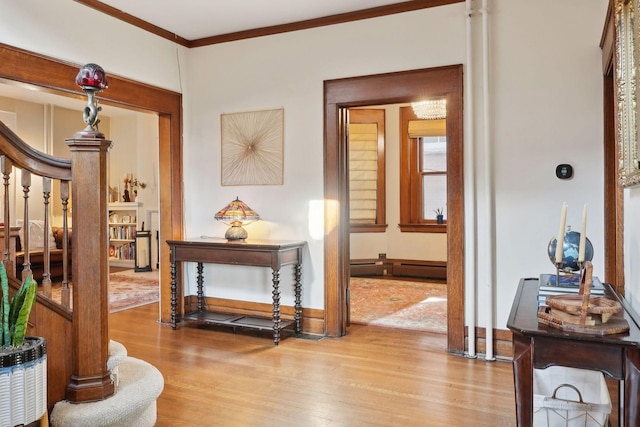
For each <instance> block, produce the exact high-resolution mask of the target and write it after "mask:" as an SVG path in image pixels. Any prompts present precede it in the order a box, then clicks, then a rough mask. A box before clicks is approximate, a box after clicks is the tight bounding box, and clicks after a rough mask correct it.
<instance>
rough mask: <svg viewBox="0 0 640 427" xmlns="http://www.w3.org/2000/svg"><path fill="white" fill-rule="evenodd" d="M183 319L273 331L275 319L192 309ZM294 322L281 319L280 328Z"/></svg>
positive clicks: (200, 322)
mask: <svg viewBox="0 0 640 427" xmlns="http://www.w3.org/2000/svg"><path fill="white" fill-rule="evenodd" d="M182 320H183V321H186V322H193V323H199V324H207V325H220V326H231V327H234V328H240V327H241V328H248V329H258V330H261V331H273V319H271V318H268V317H260V316H248V315H244V314H233V313H220V312H214V311H192V312H190V313H186V314H185V315H184V317H183V318H182ZM294 323H295V321H294V320H287V319H281V320H280V327H279V330H280V331H281V330H283V329H285V328H287V327H289V326H291V325H293V324H294Z"/></svg>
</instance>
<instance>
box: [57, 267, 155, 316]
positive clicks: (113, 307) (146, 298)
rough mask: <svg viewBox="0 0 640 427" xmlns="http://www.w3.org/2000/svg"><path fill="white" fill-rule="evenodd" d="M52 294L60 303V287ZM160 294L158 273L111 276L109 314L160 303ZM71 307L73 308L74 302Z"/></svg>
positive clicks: (126, 273)
mask: <svg viewBox="0 0 640 427" xmlns="http://www.w3.org/2000/svg"><path fill="white" fill-rule="evenodd" d="M51 294H52V295H51V297H52V299H53V300H54V301H60V286H54V287H53V289H52V292H51ZM159 294H160V285H159V281H158V274H157V272H155V274H147V273H135V272H134V271H133V270H125V271H121V272H118V273H111V274H110V275H109V312H111V313H115V312H118V311H122V310H127V309H130V308H135V307H140V306H142V305H146V304H152V303H154V302H158V300H159ZM72 295H73V293H72ZM71 305H72V306H73V301H71Z"/></svg>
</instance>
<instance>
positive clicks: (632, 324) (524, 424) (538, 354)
mask: <svg viewBox="0 0 640 427" xmlns="http://www.w3.org/2000/svg"><path fill="white" fill-rule="evenodd" d="M605 287H606V291H605V292H606V293H605V296H606V297H607V298H611V299H615V300H617V301H619V302H620V304H622V306H623V307H624V313H623V315H624V317H625V319H626V320H627V322H628V323H629V328H630V329H629V332H627V333H623V334H615V335H605V336H592V335H588V334H581V333H573V332H564V331H562V330H560V329H556V328H552V327H550V326H546V325H544V324H541V323H538V314H537V312H538V304H537V296H538V279H535V278H534V279H521V280H520V284H519V286H518V290H517V292H516V296H515V298H514V301H513V306H512V308H511V314H510V315H509V320H508V321H507V327H508V328H509V329H510V330H511V331H512V332H513V376H514V385H515V394H516V419H517V421H518V426H519V427H528V426H531V425H532V424H533V369H534V368H547V367H549V366H552V365H560V366H568V367H573V368H581V369H591V370H596V371H601V372H603V373H604V374H605V376H607V377H610V378H614V379H617V380H622V381H624V388H623V390H624V399H621V400H622V401H623V402H624V410H623V413H622V414H620V417H619V419H621V420H624V426H627V427H629V426H640V407H639V406H640V326H639V321H640V317H639V316H638V315H637V314H636V313H635V312H634V311H633V310H632V309H631V307H630V306H629V304H628V303H627V302H626V301H625V300H624V299H622V298H619V296H618V295H617V294H616V293H615V292H614V291H613V289H612V288H611V286H609V285H605Z"/></svg>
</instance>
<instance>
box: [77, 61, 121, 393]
mask: <svg viewBox="0 0 640 427" xmlns="http://www.w3.org/2000/svg"><path fill="white" fill-rule="evenodd" d="M96 67H97V68H96ZM81 77H82V78H83V79H84V80H83V79H81ZM88 77H91V78H92V79H93V80H91V82H90V83H91V84H92V85H91V86H88V85H87V78H88ZM79 80H81V81H82V83H84V84H81V83H80V82H79ZM76 82H78V84H79V85H80V86H81V87H82V88H83V90H84V91H85V92H87V93H88V94H89V105H88V106H87V107H86V108H85V111H84V119H85V123H87V128H85V129H84V130H82V131H80V132H77V133H76V134H75V135H74V137H73V138H70V139H67V140H66V142H67V145H68V146H69V149H70V151H71V172H72V177H73V178H72V184H71V188H72V190H71V200H72V203H73V209H72V214H71V218H72V227H73V233H72V236H71V239H72V242H71V244H72V247H73V252H72V261H71V264H72V277H73V279H72V280H73V288H72V290H73V367H72V375H71V379H70V382H69V384H68V385H67V393H66V398H67V400H69V401H70V402H90V401H97V400H102V399H105V398H107V397H109V396H111V395H113V393H114V384H113V381H112V380H111V376H110V372H109V371H108V370H107V358H108V350H109V260H108V253H107V247H108V225H107V216H108V212H107V155H108V151H109V149H110V148H111V141H108V140H106V139H105V137H104V135H103V134H102V133H101V132H99V131H98V129H97V124H98V122H99V120H98V119H97V112H98V111H99V110H100V108H99V107H97V101H96V100H95V98H94V97H93V95H95V94H96V93H97V92H99V91H100V90H102V89H104V88H105V87H106V77H105V76H104V71H103V70H102V68H100V67H99V66H97V65H95V64H88V65H85V66H84V67H83V68H82V69H81V70H80V74H78V77H77V78H76ZM90 91H93V92H92V93H90Z"/></svg>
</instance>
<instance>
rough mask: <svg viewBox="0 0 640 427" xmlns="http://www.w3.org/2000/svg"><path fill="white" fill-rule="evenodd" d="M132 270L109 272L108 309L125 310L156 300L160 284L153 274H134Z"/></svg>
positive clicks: (112, 310)
mask: <svg viewBox="0 0 640 427" xmlns="http://www.w3.org/2000/svg"><path fill="white" fill-rule="evenodd" d="M136 274H140V273H134V272H124V271H123V272H120V273H111V274H110V275H109V311H110V312H111V313H115V312H117V311H122V310H127V309H130V308H134V307H140V306H141V305H147V304H152V303H154V302H158V299H159V294H160V284H159V281H158V274H157V272H156V274H155V276H148V275H147V277H144V276H140V277H138V276H136Z"/></svg>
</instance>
